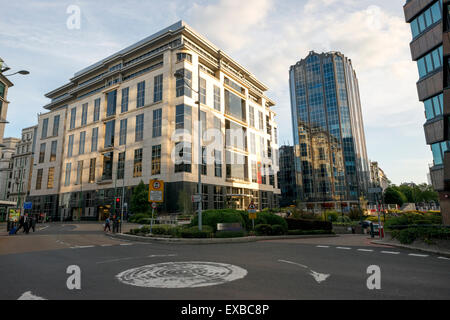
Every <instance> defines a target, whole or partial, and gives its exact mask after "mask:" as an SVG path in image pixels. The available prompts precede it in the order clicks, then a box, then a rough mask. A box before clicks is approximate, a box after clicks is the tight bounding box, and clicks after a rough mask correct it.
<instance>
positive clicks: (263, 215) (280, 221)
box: [255, 211, 288, 233]
mask: <svg viewBox="0 0 450 320" xmlns="http://www.w3.org/2000/svg"><path fill="white" fill-rule="evenodd" d="M258 224H268V225H270V226H274V225H280V226H281V227H282V228H283V233H284V232H286V231H287V230H288V224H287V222H286V220H285V219H284V218H282V217H280V216H278V215H276V214H273V213H270V212H265V211H262V212H258V214H257V217H256V219H255V225H258Z"/></svg>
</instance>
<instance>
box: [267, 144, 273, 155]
mask: <svg viewBox="0 0 450 320" xmlns="http://www.w3.org/2000/svg"><path fill="white" fill-rule="evenodd" d="M267 158H272V147H271V146H270V140H267Z"/></svg>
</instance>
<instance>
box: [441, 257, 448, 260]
mask: <svg viewBox="0 0 450 320" xmlns="http://www.w3.org/2000/svg"><path fill="white" fill-rule="evenodd" d="M438 259H442V260H450V258H447V257H438Z"/></svg>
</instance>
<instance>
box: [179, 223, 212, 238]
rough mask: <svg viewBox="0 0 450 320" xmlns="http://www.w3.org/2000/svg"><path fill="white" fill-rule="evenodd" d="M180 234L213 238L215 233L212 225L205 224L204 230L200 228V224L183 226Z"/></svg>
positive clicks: (182, 235)
mask: <svg viewBox="0 0 450 320" xmlns="http://www.w3.org/2000/svg"><path fill="white" fill-rule="evenodd" d="M180 235H181V237H182V238H212V237H213V235H214V230H213V228H212V227H210V226H206V225H203V226H202V231H199V230H198V226H195V227H189V228H182V229H181V230H180Z"/></svg>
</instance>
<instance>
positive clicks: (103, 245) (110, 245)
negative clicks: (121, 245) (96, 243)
mask: <svg viewBox="0 0 450 320" xmlns="http://www.w3.org/2000/svg"><path fill="white" fill-rule="evenodd" d="M112 246H113V245H112V244H102V245H101V247H112Z"/></svg>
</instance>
